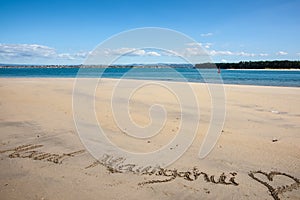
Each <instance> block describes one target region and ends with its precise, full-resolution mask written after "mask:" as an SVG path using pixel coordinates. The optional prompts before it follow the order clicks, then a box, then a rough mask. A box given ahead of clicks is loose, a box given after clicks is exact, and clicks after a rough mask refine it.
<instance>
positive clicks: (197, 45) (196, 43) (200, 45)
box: [186, 42, 212, 49]
mask: <svg viewBox="0 0 300 200" xmlns="http://www.w3.org/2000/svg"><path fill="white" fill-rule="evenodd" d="M186 45H187V46H194V47H204V48H206V49H209V48H210V47H211V46H212V43H209V42H207V43H200V42H193V43H186Z"/></svg>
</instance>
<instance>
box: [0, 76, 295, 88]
mask: <svg viewBox="0 0 300 200" xmlns="http://www.w3.org/2000/svg"><path fill="white" fill-rule="evenodd" d="M1 79H2V80H5V79H16V80H18V79H24V80H29V79H33V80H39V79H40V80H43V79H45V80H49V79H55V80H64V79H65V80H73V81H75V80H76V79H98V78H90V77H89V78H83V77H82V78H74V77H0V81H1ZM100 79H103V80H111V81H116V80H129V81H152V82H155V81H161V82H169V83H188V84H199V85H207V84H212V85H220V84H219V83H203V82H192V81H191V82H185V81H172V80H152V79H134V78H122V79H120V78H99V80H100ZM222 85H223V86H236V87H266V88H291V89H292V88H294V89H300V86H273V85H246V84H232V83H223V84H222Z"/></svg>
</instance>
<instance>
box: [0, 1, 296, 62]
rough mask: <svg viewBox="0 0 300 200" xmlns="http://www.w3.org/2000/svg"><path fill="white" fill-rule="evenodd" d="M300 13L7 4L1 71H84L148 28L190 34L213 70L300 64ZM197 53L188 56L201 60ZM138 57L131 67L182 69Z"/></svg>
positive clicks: (158, 57)
mask: <svg viewBox="0 0 300 200" xmlns="http://www.w3.org/2000/svg"><path fill="white" fill-rule="evenodd" d="M299 8H300V0H252V1H250V0H249V1H240V0H226V1H216V0H210V1H206V0H205V1H202V0H182V1H179V0H172V1H169V0H97V1H96V0H94V1H93V0H82V1H76V0H28V1H26V0H0V27H1V31H0V63H5V64H82V63H84V62H85V60H86V58H87V56H89V55H91V53H92V51H93V50H94V49H95V48H96V47H97V45H99V44H100V43H102V42H103V41H106V40H107V39H109V38H110V39H112V38H113V36H114V35H117V34H120V33H122V32H124V31H128V30H131V29H136V28H143V27H161V28H167V29H171V30H175V31H177V32H180V33H183V34H185V35H187V36H189V37H191V38H193V40H195V41H196V42H195V43H197V44H198V45H199V46H201V48H203V49H204V50H205V51H206V53H207V54H208V56H210V58H211V60H212V61H213V62H239V61H249V60H250V61H255V60H300V37H299V33H300V12H299V11H298V9H299ZM191 46H192V45H191V44H187V46H186V48H184V49H182V51H180V52H184V56H189V55H192V54H197V53H199V51H198V49H197V48H192V47H191ZM199 46H198V47H199ZM126 48H127V49H130V48H128V46H126V45H125V43H124V46H122V45H121V44H120V46H119V49H108V51H106V53H114V54H116V53H119V54H120V55H121V54H122V53H124V49H125V50H126ZM130 50H131V51H135V52H133V53H132V55H127V56H126V55H125V56H124V59H123V62H124V64H128V63H130V62H132V63H151V62H159V63H162V62H172V61H174V59H172V57H174V55H172V56H170V55H168V54H164V53H161V52H160V51H155V50H151V51H149V50H141V49H134V48H132V49H130ZM125 53H126V51H125ZM180 55H181V56H182V55H183V54H180ZM126 57H127V58H126ZM120 63H121V64H122V62H121V61H120Z"/></svg>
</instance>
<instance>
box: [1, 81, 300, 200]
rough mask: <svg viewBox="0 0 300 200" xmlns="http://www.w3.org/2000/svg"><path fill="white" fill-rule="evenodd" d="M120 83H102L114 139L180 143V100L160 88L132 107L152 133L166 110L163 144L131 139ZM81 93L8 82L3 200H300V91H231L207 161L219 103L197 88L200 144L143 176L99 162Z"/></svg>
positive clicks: (100, 112) (145, 145)
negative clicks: (121, 118)
mask: <svg viewBox="0 0 300 200" xmlns="http://www.w3.org/2000/svg"><path fill="white" fill-rule="evenodd" d="M116 81H117V80H113V79H102V80H101V82H100V83H99V84H100V85H101V87H98V88H97V90H96V93H95V94H96V96H95V113H96V115H97V118H98V121H99V122H101V126H102V128H103V129H104V130H105V131H106V132H107V133H110V134H108V135H107V137H108V138H109V139H110V140H111V141H113V142H114V143H115V144H116V145H118V146H120V147H122V148H124V149H127V150H130V151H136V152H148V151H153V150H156V149H158V148H160V147H161V146H163V145H164V144H166V143H167V142H168V141H169V140H170V139H172V138H173V137H174V135H175V134H176V131H177V130H178V127H179V126H180V120H179V114H180V110H179V108H178V106H177V105H176V98H174V96H173V95H171V94H169V93H164V92H163V90H162V88H159V87H157V86H149V87H145V88H143V89H144V90H143V91H140V92H137V93H136V94H135V95H133V97H132V101H131V104H130V105H129V106H130V107H131V115H132V119H133V120H134V121H135V122H136V123H137V124H139V125H141V126H142V125H145V124H147V123H148V122H149V115H148V109H149V107H150V106H151V105H152V104H153V103H158V102H159V103H163V104H165V105H166V106H165V107H166V110H167V111H168V116H167V120H166V123H165V126H164V127H163V128H162V129H161V131H160V133H159V135H157V136H155V137H153V138H151V139H146V140H137V139H132V138H130V137H128V136H126V135H125V134H123V133H122V130H120V129H119V128H118V126H117V125H116V123H115V121H114V118H113V113H112V110H111V106H110V103H111V101H110V100H111V94H112V92H113V88H114V85H115V83H116ZM129 81H131V82H139V80H129ZM174 84H178V85H180V84H182V83H174ZM73 85H74V79H71V78H70V79H68V78H57V79H55V78H1V79H0V94H1V96H0V141H1V143H0V159H1V162H0V199H3V200H4V199H44V200H47V199H49V200H50V199H51V200H52V199H70V200H71V199H161V200H163V199H270V200H272V199H275V200H277V199H300V170H299V167H300V145H299V144H300V132H299V130H300V124H299V122H300V88H291V87H265V86H241V85H240V86H238V85H224V88H225V94H226V119H225V122H224V127H223V131H222V134H221V136H220V138H219V140H218V142H217V144H216V146H215V148H214V149H213V151H211V153H210V154H209V155H208V156H207V157H206V158H204V159H202V160H200V159H199V158H198V153H199V147H200V145H201V143H202V141H203V139H204V137H205V133H206V131H207V129H208V127H209V122H210V117H211V110H210V109H209V108H210V104H211V101H210V94H209V91H208V89H207V87H206V86H205V84H200V83H191V84H190V85H191V87H192V88H193V89H194V91H195V93H196V94H197V98H198V100H199V109H200V113H201V117H200V122H199V127H198V130H197V136H196V138H195V140H194V141H193V143H192V145H191V147H190V148H189V149H188V150H187V151H186V152H185V153H184V154H183V156H182V157H180V158H179V159H178V160H177V161H176V162H175V163H173V164H172V165H170V166H168V167H167V168H163V169H157V170H156V171H155V172H154V173H149V172H146V173H142V172H139V171H138V170H127V171H126V170H123V171H122V170H120V171H118V169H116V168H114V167H113V166H116V165H113V163H116V162H117V161H113V160H114V159H118V158H114V157H113V155H110V154H108V155H107V157H104V158H103V159H102V160H100V161H96V160H95V158H94V157H93V156H92V155H91V154H90V153H89V152H88V151H87V149H86V148H85V146H84V145H83V144H82V143H81V140H80V137H79V135H78V133H77V131H76V127H75V124H74V120H73V110H72V92H73ZM134 164H138V163H134ZM179 172H181V173H179Z"/></svg>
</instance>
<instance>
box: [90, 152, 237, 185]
mask: <svg viewBox="0 0 300 200" xmlns="http://www.w3.org/2000/svg"><path fill="white" fill-rule="evenodd" d="M125 160H126V159H125V158H114V157H113V156H110V155H104V156H103V158H102V159H100V160H97V161H95V162H94V163H93V164H91V165H89V166H87V167H86V169H88V168H91V167H95V166H97V165H103V166H105V167H106V168H107V170H108V171H109V172H111V173H133V174H138V175H149V176H152V175H154V176H161V177H167V178H166V179H163V180H150V181H146V182H142V183H139V185H146V184H153V183H163V182H169V181H172V180H175V179H176V178H183V179H184V180H187V181H195V180H197V179H198V178H199V177H200V176H203V178H204V181H206V182H209V183H214V184H223V185H234V186H237V185H239V184H238V183H237V182H236V181H235V180H234V179H235V176H236V175H237V173H236V172H232V173H229V176H230V178H228V177H227V176H226V175H225V173H222V174H221V175H220V176H219V177H218V178H215V176H214V175H211V176H209V175H208V174H207V173H205V172H201V171H199V170H198V168H197V167H194V168H193V169H192V170H189V171H178V170H177V169H173V170H171V169H164V168H161V167H159V166H158V167H153V166H147V167H139V166H138V165H136V164H124V161H125ZM228 179H229V180H228Z"/></svg>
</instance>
